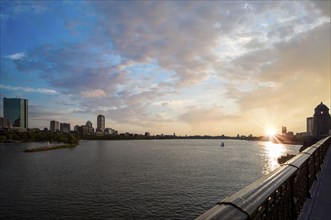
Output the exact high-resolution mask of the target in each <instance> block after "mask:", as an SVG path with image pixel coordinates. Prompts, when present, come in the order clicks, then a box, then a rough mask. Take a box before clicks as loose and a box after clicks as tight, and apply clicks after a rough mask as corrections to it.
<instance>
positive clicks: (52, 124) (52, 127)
mask: <svg viewBox="0 0 331 220" xmlns="http://www.w3.org/2000/svg"><path fill="white" fill-rule="evenodd" d="M49 130H50V131H51V132H58V131H60V122H58V121H54V120H52V121H51V122H50V124H49Z"/></svg>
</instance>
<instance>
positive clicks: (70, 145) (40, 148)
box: [23, 143, 79, 153]
mask: <svg viewBox="0 0 331 220" xmlns="http://www.w3.org/2000/svg"><path fill="white" fill-rule="evenodd" d="M78 145H79V143H77V144H63V145H57V146H50V147H48V146H43V147H35V148H26V149H25V150H24V151H23V152H26V153H32V152H40V151H49V150H58V149H64V148H74V147H76V146H78Z"/></svg>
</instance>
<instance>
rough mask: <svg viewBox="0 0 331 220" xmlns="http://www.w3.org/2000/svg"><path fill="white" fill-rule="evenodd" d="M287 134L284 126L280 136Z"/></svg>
mask: <svg viewBox="0 0 331 220" xmlns="http://www.w3.org/2000/svg"><path fill="white" fill-rule="evenodd" d="M286 133H287V128H286V127H285V126H282V134H283V135H286Z"/></svg>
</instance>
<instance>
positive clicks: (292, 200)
mask: <svg viewBox="0 0 331 220" xmlns="http://www.w3.org/2000/svg"><path fill="white" fill-rule="evenodd" d="M330 142H331V136H328V137H326V138H324V139H322V140H320V141H318V142H317V143H315V144H314V145H312V146H310V147H308V148H306V149H305V150H304V151H302V152H300V153H299V154H298V155H297V156H295V157H293V158H292V159H290V160H289V161H287V162H286V163H284V164H282V165H281V166H280V167H279V168H277V169H276V170H274V171H272V172H271V173H269V174H268V175H266V176H263V177H261V178H260V179H258V180H257V181H255V182H254V183H252V184H250V185H248V186H247V187H245V188H244V189H242V190H240V191H239V192H237V193H235V194H233V195H232V196H230V197H227V198H225V199H224V200H222V201H220V202H218V203H217V204H216V205H215V206H214V207H213V208H211V209H209V210H208V211H206V212H205V213H203V214H202V215H200V216H199V217H198V218H197V219H198V220H201V219H231V220H232V219H297V217H298V215H299V214H300V211H301V208H302V206H303V204H304V202H305V200H306V198H307V197H309V196H310V192H309V190H310V188H311V186H312V184H313V182H314V180H315V179H316V175H317V173H318V172H319V171H320V168H321V165H322V163H323V161H324V158H325V155H326V153H327V150H328V148H329V145H330Z"/></svg>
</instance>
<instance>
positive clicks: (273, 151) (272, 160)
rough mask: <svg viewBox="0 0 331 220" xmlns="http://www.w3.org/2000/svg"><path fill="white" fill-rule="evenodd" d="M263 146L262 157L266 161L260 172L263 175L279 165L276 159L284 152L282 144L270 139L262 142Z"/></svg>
mask: <svg viewBox="0 0 331 220" xmlns="http://www.w3.org/2000/svg"><path fill="white" fill-rule="evenodd" d="M263 148H264V152H265V154H264V155H265V158H264V159H265V160H266V163H264V166H263V169H262V173H263V175H266V174H268V173H270V172H271V171H273V170H275V169H276V168H277V167H279V163H278V161H277V159H278V158H279V157H280V156H281V155H283V154H284V153H285V151H286V148H285V146H284V145H283V144H274V143H272V142H270V141H269V142H264V143H263Z"/></svg>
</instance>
